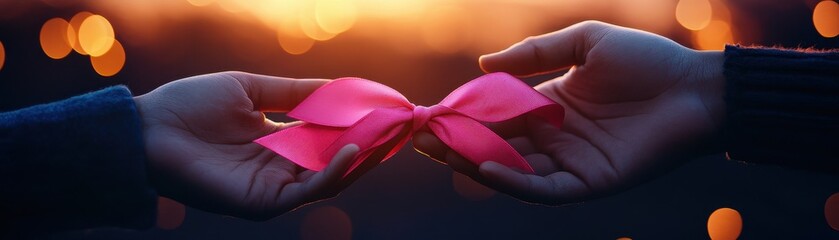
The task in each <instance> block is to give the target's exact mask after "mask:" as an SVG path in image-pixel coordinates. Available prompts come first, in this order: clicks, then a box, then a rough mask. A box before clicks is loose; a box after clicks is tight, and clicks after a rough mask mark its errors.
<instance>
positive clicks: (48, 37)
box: [39, 18, 73, 59]
mask: <svg viewBox="0 0 839 240" xmlns="http://www.w3.org/2000/svg"><path fill="white" fill-rule="evenodd" d="M69 27H70V23H68V22H67V21H66V20H64V19H61V18H53V19H50V20H47V21H46V22H45V23H44V25H43V26H41V34H40V37H39V38H40V41H41V49H42V50H44V53H46V54H47V56H49V57H50V58H52V59H61V58H64V57H66V56H67V54H70V52H71V51H73V48H72V46H71V45H70V43H69V42H68V40H67V30H68V29H69Z"/></svg>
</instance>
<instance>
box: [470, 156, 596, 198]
mask: <svg viewBox="0 0 839 240" xmlns="http://www.w3.org/2000/svg"><path fill="white" fill-rule="evenodd" d="M479 171H480V174H481V175H482V176H483V181H482V183H484V184H486V185H488V186H489V187H492V188H494V189H496V190H498V191H500V192H503V193H506V194H509V195H510V196H513V197H515V198H518V199H521V200H523V201H527V202H532V203H541V204H548V205H559V204H565V203H573V202H578V201H581V200H583V199H586V198H587V197H589V195H590V194H591V192H590V191H589V189H588V187H587V186H586V184H585V183H584V182H583V181H582V180H580V179H579V178H578V177H576V176H574V175H573V174H571V173H569V172H557V173H553V174H551V175H549V176H546V177H541V176H536V175H531V174H522V173H518V172H516V171H514V170H512V169H510V168H508V167H505V166H503V165H501V164H498V163H496V162H485V163H483V164H481V166H480V168H479Z"/></svg>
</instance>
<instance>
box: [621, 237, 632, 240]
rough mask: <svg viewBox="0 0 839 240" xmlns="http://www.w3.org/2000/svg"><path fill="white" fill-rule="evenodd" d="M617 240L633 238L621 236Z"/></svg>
mask: <svg viewBox="0 0 839 240" xmlns="http://www.w3.org/2000/svg"><path fill="white" fill-rule="evenodd" d="M617 240H632V238H629V237H619V238H618V239H617Z"/></svg>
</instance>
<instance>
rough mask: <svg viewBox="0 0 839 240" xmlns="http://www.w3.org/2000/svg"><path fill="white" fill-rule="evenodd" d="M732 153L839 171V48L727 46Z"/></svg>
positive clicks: (726, 130)
mask: <svg viewBox="0 0 839 240" xmlns="http://www.w3.org/2000/svg"><path fill="white" fill-rule="evenodd" d="M725 57H726V60H725V77H726V90H725V91H726V121H725V126H724V130H723V135H724V137H725V139H724V140H725V145H726V146H725V147H726V151H727V152H728V156H729V158H731V159H734V160H740V161H745V162H753V163H771V164H778V165H783V166H787V167H793V168H803V169H808V170H816V171H824V172H832V173H839V141H837V140H836V139H837V137H839V51H837V50H833V51H796V50H784V49H773V48H753V47H741V46H727V47H726V49H725Z"/></svg>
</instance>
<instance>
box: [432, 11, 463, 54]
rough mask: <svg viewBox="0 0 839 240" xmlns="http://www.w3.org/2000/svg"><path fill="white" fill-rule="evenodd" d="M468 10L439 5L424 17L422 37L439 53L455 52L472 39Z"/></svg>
mask: <svg viewBox="0 0 839 240" xmlns="http://www.w3.org/2000/svg"><path fill="white" fill-rule="evenodd" d="M470 20H471V18H470V17H469V12H468V11H464V10H462V9H460V8H457V7H451V6H447V7H439V8H437V9H434V11H431V12H430V13H429V14H428V16H427V17H426V22H425V23H424V25H423V28H422V37H423V40H425V43H426V44H428V46H429V47H431V48H432V49H434V50H436V51H438V52H441V53H455V52H457V51H460V50H461V49H463V48H465V47H466V46H467V45H468V44H469V42H471V40H472V32H471V29H472V28H470V26H469V23H470Z"/></svg>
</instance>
